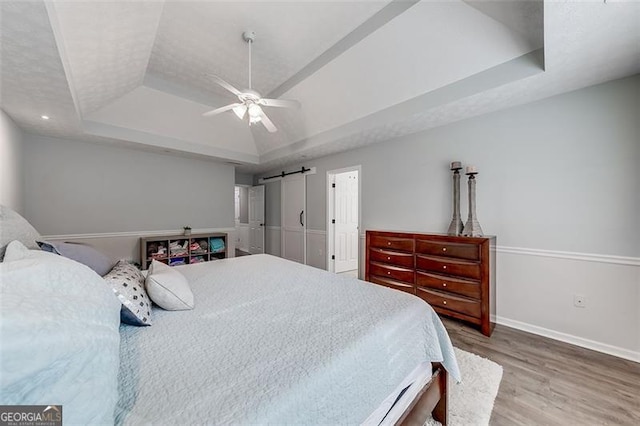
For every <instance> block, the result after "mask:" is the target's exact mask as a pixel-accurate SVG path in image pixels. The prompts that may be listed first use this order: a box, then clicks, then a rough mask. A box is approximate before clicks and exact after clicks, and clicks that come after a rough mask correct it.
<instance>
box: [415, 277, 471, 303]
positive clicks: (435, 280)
mask: <svg viewBox="0 0 640 426" xmlns="http://www.w3.org/2000/svg"><path fill="white" fill-rule="evenodd" d="M416 285H417V286H418V287H425V288H429V289H435V290H441V291H447V292H451V293H456V294H459V295H462V296H467V297H471V298H473V299H480V294H481V292H480V282H477V281H471V280H463V279H459V278H453V277H447V276H444V275H438V274H428V273H426V272H420V271H417V272H416Z"/></svg>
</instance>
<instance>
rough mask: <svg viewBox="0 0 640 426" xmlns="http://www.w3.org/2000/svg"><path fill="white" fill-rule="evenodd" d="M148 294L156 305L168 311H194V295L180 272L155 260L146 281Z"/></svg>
mask: <svg viewBox="0 0 640 426" xmlns="http://www.w3.org/2000/svg"><path fill="white" fill-rule="evenodd" d="M145 285H146V287H147V293H148V294H149V297H150V298H151V300H152V301H153V303H155V304H156V305H158V306H160V307H161V308H163V309H166V310H168V311H182V310H187V309H193V307H194V302H193V293H192V292H191V287H189V282H188V281H187V279H186V278H185V277H184V275H182V274H181V273H180V272H178V271H176V270H175V269H173V268H172V267H170V266H167V265H165V264H164V263H162V262H158V261H157V260H154V261H153V262H151V266H150V267H149V273H148V274H147V279H146V281H145Z"/></svg>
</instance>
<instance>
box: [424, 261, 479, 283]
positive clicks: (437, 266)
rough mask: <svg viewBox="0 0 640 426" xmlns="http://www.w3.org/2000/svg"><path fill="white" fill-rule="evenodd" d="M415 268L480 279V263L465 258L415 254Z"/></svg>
mask: <svg viewBox="0 0 640 426" xmlns="http://www.w3.org/2000/svg"><path fill="white" fill-rule="evenodd" d="M416 268H417V269H422V270H423V271H427V272H438V273H442V274H445V275H457V276H460V277H466V278H474V279H477V280H479V279H480V276H481V274H480V264H479V263H476V262H471V261H466V260H455V259H448V258H444V257H435V256H422V255H416Z"/></svg>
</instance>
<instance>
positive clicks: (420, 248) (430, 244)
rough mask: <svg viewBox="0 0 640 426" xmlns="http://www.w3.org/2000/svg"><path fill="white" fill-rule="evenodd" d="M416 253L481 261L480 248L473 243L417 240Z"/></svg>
mask: <svg viewBox="0 0 640 426" xmlns="http://www.w3.org/2000/svg"><path fill="white" fill-rule="evenodd" d="M416 253H420V254H430V255H434V256H445V257H455V258H458V259H468V260H480V246H478V245H477V244H471V243H451V242H446V241H436V240H420V239H416Z"/></svg>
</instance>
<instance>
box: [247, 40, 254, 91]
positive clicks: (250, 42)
mask: <svg viewBox="0 0 640 426" xmlns="http://www.w3.org/2000/svg"><path fill="white" fill-rule="evenodd" d="M248 41H249V43H248V44H249V90H251V45H252V44H253V40H251V39H249V40H248Z"/></svg>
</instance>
